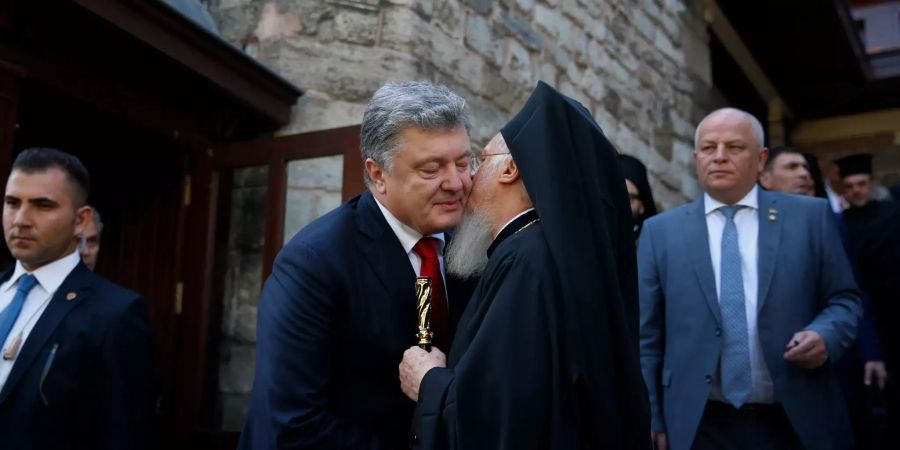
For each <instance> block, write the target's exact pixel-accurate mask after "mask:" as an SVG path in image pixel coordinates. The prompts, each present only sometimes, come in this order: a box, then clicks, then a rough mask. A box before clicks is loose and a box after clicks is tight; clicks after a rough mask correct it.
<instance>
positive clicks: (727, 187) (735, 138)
mask: <svg viewBox="0 0 900 450" xmlns="http://www.w3.org/2000/svg"><path fill="white" fill-rule="evenodd" d="M763 141H764V135H763V130H762V124H760V123H759V120H756V118H755V117H753V116H752V115H750V114H748V113H746V112H744V111H741V110H739V109H734V108H723V109H719V110H716V111H714V112H713V113H712V114H710V115H708V116H706V118H704V119H703V120H702V121H701V122H700V124H699V125H697V131H696V133H695V134H694V163H695V164H696V167H697V180H698V181H700V185H701V186H703V190H704V191H706V193H707V194H709V195H710V196H711V197H712V198H714V199H716V200H718V201H720V202H722V203H725V204H728V205H733V204H735V203H737V202H738V201H740V200H741V199H742V198H744V196H745V195H747V193H749V192H750V190H751V189H753V186H755V185H756V180H757V178H758V176H759V173H760V171H761V170H762V169H763V166H764V165H765V162H766V158H767V156H768V150H767V149H765V148H764V147H763V146H762V143H763Z"/></svg>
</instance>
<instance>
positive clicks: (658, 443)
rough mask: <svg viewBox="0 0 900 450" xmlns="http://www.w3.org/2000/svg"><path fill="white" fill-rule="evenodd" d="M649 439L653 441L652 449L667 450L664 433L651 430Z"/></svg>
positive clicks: (667, 442)
mask: <svg viewBox="0 0 900 450" xmlns="http://www.w3.org/2000/svg"><path fill="white" fill-rule="evenodd" d="M650 440H651V441H653V449H654V450H668V449H669V441H668V440H666V433H661V432H659V431H651V432H650Z"/></svg>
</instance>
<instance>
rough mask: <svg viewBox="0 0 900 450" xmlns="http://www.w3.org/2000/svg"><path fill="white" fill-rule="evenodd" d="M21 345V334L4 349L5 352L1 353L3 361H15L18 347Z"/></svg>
mask: <svg viewBox="0 0 900 450" xmlns="http://www.w3.org/2000/svg"><path fill="white" fill-rule="evenodd" d="M21 345H22V333H21V332H19V334H17V335H16V338H15V339H13V341H12V342H11V343H10V344H9V347H7V348H6V351H5V352H3V360H4V361H11V360H13V359H16V355H17V354H18V353H19V347H20V346H21Z"/></svg>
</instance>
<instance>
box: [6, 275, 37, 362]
mask: <svg viewBox="0 0 900 450" xmlns="http://www.w3.org/2000/svg"><path fill="white" fill-rule="evenodd" d="M35 285H37V278H35V277H34V275H31V274H28V273H27V274H25V275H22V276H21V277H19V287H18V289H16V296H15V297H13V299H12V301H11V302H10V303H9V305H6V308H4V309H3V312H0V346H2V345H3V343H4V342H6V338H7V337H8V336H9V332H10V330H12V327H13V325H15V323H16V319H18V318H19V313H20V312H22V305H24V304H25V298H27V297H28V293H29V292H31V289H32V288H34V286H35Z"/></svg>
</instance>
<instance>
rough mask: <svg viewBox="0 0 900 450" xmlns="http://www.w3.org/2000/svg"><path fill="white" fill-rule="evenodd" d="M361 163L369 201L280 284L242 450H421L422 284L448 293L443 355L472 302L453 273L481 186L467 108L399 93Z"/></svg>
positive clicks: (437, 91) (319, 229)
mask: <svg viewBox="0 0 900 450" xmlns="http://www.w3.org/2000/svg"><path fill="white" fill-rule="evenodd" d="M360 149H361V153H362V159H363V161H364V163H365V174H364V176H365V181H366V185H367V187H368V191H367V192H365V193H363V194H362V195H360V196H358V197H356V198H353V199H351V200H350V201H348V202H347V203H345V204H343V205H342V206H340V207H338V208H337V209H335V210H334V211H331V212H330V213H328V214H326V215H325V216H323V217H321V218H319V219H318V220H316V221H314V222H313V223H311V224H309V225H308V226H306V227H305V228H304V229H303V230H301V231H300V232H299V233H297V235H296V236H294V238H293V239H291V241H290V242H289V243H288V244H287V245H286V246H285V247H284V248H283V249H282V250H281V252H280V253H279V254H278V257H277V258H276V260H275V265H274V267H273V269H272V275H271V276H269V279H268V280H266V284H265V287H264V288H263V293H262V297H261V298H260V301H259V319H258V326H257V330H258V336H257V348H256V354H257V360H256V379H255V381H254V385H253V394H252V399H251V402H250V410H249V413H248V416H247V420H246V423H245V426H244V432H243V434H242V436H241V442H240V444H239V448H241V449H244V450H271V449H276V448H277V449H311V448H328V449H405V448H408V445H407V436H408V432H409V424H410V421H411V419H412V413H413V408H414V406H415V405H414V403H413V402H411V401H410V400H409V399H408V398H406V397H405V396H404V395H403V392H402V391H401V390H400V386H399V384H398V383H397V375H396V367H397V362H398V361H400V359H401V357H402V356H403V351H404V350H405V349H406V348H408V347H409V346H410V345H413V344H414V343H415V342H416V332H417V331H418V327H417V312H416V306H417V305H416V298H415V279H416V276H419V275H421V276H430V277H431V278H432V279H433V280H434V286H435V289H434V292H435V299H434V303H433V308H434V309H433V310H434V314H433V317H432V324H433V327H434V334H435V343H436V345H437V346H438V348H441V349H443V351H448V350H449V345H450V342H451V338H452V333H453V328H454V324H455V318H457V317H458V316H459V314H461V312H462V310H463V308H464V307H465V300H467V299H468V295H469V293H470V292H471V289H470V288H469V287H468V286H467V284H466V283H463V282H461V281H460V280H457V279H454V278H453V277H444V276H443V272H442V266H443V263H442V254H443V247H444V245H445V242H446V240H447V235H446V233H445V232H446V231H447V230H449V229H450V228H452V227H454V226H456V225H457V224H458V223H459V221H460V219H461V218H462V215H463V208H464V207H465V198H466V197H467V196H468V194H469V190H470V188H471V185H472V182H471V175H470V168H469V166H470V163H471V155H470V144H469V109H468V107H467V106H466V102H465V100H463V99H462V98H461V97H459V96H458V95H456V94H454V93H453V92H451V91H450V90H449V89H447V88H446V87H443V86H438V85H434V84H431V83H425V82H410V83H391V84H386V85H384V86H382V87H381V88H380V89H378V91H377V92H375V95H374V96H373V97H372V99H371V100H370V101H369V105H368V108H367V109H366V112H365V115H364V116H363V120H362V131H361V133H360ZM445 287H446V289H445Z"/></svg>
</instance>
